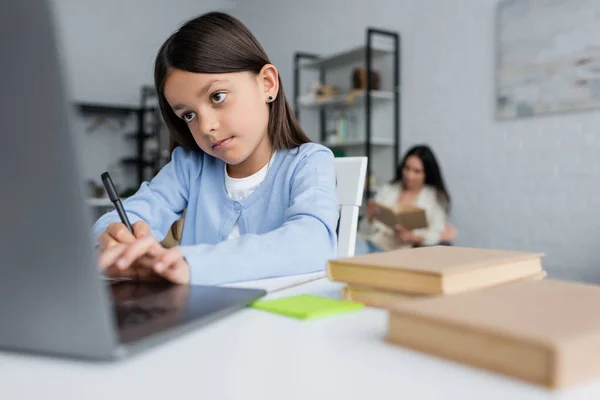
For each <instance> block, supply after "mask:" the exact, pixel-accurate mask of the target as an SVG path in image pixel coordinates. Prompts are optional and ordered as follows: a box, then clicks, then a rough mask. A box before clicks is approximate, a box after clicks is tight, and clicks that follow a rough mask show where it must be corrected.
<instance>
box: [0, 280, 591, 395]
mask: <svg viewBox="0 0 600 400" xmlns="http://www.w3.org/2000/svg"><path fill="white" fill-rule="evenodd" d="M340 287H341V286H340V285H337V284H333V283H330V282H328V281H327V280H325V279H324V280H320V281H317V282H312V283H309V284H307V285H304V286H299V287H295V288H292V289H289V290H287V291H283V292H280V293H277V294H276V295H273V296H282V295H290V294H297V293H312V294H317V295H325V296H330V297H339V295H340V290H339V289H340ZM386 323H387V321H386V313H385V312H383V311H381V310H374V309H365V310H364V311H361V312H358V313H351V314H346V315H343V316H337V317H330V318H325V319H321V320H314V321H299V320H295V319H291V318H286V317H283V316H278V315H274V314H269V313H266V312H262V311H258V310H254V309H246V310H243V311H241V312H239V313H237V314H235V315H233V316H230V317H228V318H226V319H223V320H221V321H218V322H216V323H214V324H212V325H209V326H207V327H204V328H202V329H199V330H197V331H195V332H193V333H190V334H187V335H185V336H183V337H180V338H178V339H175V340H173V341H171V342H168V343H165V344H163V345H161V346H159V347H156V348H154V349H151V350H149V351H147V352H144V353H142V354H140V355H138V356H136V357H134V358H132V359H128V360H125V361H123V362H119V363H114V364H110V363H109V364H95V363H84V362H80V361H69V360H61V359H54V358H43V357H37V356H21V355H13V354H6V353H0V398H1V399H7V400H9V399H10V400H15V399H38V398H40V399H41V398H52V399H54V398H56V399H59V398H60V399H77V400H83V399H103V400H106V399H144V400H150V399H160V400H166V399H210V400H217V399H244V400H250V399H260V400H268V399H278V400H279V399H286V400H287V399H302V400H308V399H311V400H312V399H344V400H350V399H360V400H365V399H374V400H375V399H376V400H379V399H392V398H393V399H407V400H416V399H471V398H472V399H481V400H483V399H485V400H489V399H501V400H507V399H550V398H552V399H554V398H560V399H593V398H596V399H597V398H600V380H598V381H595V382H593V383H591V384H587V385H584V386H579V387H576V388H574V389H569V390H568V391H563V392H552V391H549V390H546V389H543V388H539V387H537V386H533V385H528V384H525V383H521V382H518V381H515V380H512V379H508V378H504V377H502V376H499V375H495V374H492V373H487V372H485V371H481V370H478V369H473V368H469V367H466V366H461V365H459V364H455V363H452V362H449V361H445V360H442V359H437V358H434V357H430V356H426V355H423V354H421V353H417V352H413V351H409V350H405V349H403V348H400V347H397V346H393V345H390V344H387V343H385V342H384V341H382V337H383V336H384V334H385V330H386Z"/></svg>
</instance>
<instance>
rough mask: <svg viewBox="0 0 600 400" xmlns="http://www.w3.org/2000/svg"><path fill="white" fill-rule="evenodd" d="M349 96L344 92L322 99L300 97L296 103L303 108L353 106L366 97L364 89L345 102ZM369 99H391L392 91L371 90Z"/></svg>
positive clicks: (392, 98)
mask: <svg viewBox="0 0 600 400" xmlns="http://www.w3.org/2000/svg"><path fill="white" fill-rule="evenodd" d="M349 96H350V94H349V93H346V94H339V95H337V96H333V97H331V98H328V99H322V100H318V99H316V100H302V99H301V98H298V105H300V106H301V107H305V108H316V107H325V106H353V105H356V104H362V103H363V102H364V100H365V98H366V91H362V92H358V93H357V94H356V95H355V97H354V101H352V102H351V103H349V104H346V99H348V97H349ZM371 99H372V100H375V101H393V100H394V92H388V91H383V90H372V91H371Z"/></svg>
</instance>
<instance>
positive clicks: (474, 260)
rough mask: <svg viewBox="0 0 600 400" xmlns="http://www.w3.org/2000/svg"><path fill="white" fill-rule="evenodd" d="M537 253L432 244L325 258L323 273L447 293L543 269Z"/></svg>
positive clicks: (344, 279)
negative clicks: (324, 271)
mask: <svg viewBox="0 0 600 400" xmlns="http://www.w3.org/2000/svg"><path fill="white" fill-rule="evenodd" d="M542 255H543V254H541V253H531V252H522V251H507V250H489V249H475V248H468V247H456V246H432V247H418V248H413V249H400V250H393V251H388V252H384V253H372V254H366V255H360V256H354V257H349V258H340V259H334V260H330V261H329V262H328V263H327V274H328V277H329V279H331V280H333V281H337V282H345V283H349V284H355V285H361V286H369V287H373V288H379V289H385V290H391V291H401V292H408V293H415V294H452V293H460V292H464V291H468V290H473V289H479V288H484V287H489V286H494V285H497V284H499V283H503V282H509V281H515V280H518V279H520V278H525V277H529V276H532V275H535V274H538V273H540V272H542V271H543V269H542V263H541V257H542Z"/></svg>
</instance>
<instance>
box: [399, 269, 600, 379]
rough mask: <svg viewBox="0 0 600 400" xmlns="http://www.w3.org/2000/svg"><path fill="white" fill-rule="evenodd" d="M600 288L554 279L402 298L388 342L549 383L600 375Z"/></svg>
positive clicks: (508, 374)
mask: <svg viewBox="0 0 600 400" xmlns="http://www.w3.org/2000/svg"><path fill="white" fill-rule="evenodd" d="M599 304H600V287H599V286H597V285H591V284H582V283H575V282H566V281H558V280H552V279H544V280H538V281H535V280H530V281H521V282H516V283H513V284H509V285H498V286H495V287H492V288H488V289H485V290H476V291H472V292H466V293H460V294H456V295H453V296H439V297H435V298H429V299H420V300H416V301H410V302H404V303H397V304H395V305H394V306H392V307H391V311H390V312H389V324H388V329H387V330H388V331H387V340H388V341H389V342H391V343H393V344H396V345H400V346H402V347H405V348H408V349H412V350H416V351H420V352H423V353H427V354H431V355H434V356H437V357H443V358H445V359H449V360H452V361H455V362H459V363H462V364H465V365H468V366H471V367H476V368H481V369H485V370H488V371H491V372H495V373H499V374H502V375H505V376H508V377H512V378H517V379H519V380H522V381H525V382H528V383H533V384H537V385H541V386H545V387H549V388H561V389H562V388H566V387H568V386H573V385H575V384H580V383H583V382H586V381H589V380H592V379H598V378H600V357H598V353H599V351H600V314H599V313H598V305H599Z"/></svg>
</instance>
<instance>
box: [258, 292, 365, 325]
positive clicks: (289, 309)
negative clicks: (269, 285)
mask: <svg viewBox="0 0 600 400" xmlns="http://www.w3.org/2000/svg"><path fill="white" fill-rule="evenodd" d="M251 307H253V308H257V309H259V310H264V311H269V312H272V313H276V314H282V315H287V316H288V317H294V318H300V319H312V318H321V317H327V316H331V315H336V314H342V313H346V312H351V311H357V310H360V309H362V308H363V307H364V305H363V304H362V303H357V302H354V301H345V300H336V299H329V298H326V297H319V296H313V295H309V294H301V295H297V296H290V297H283V298H279V299H273V300H263V301H256V302H254V303H252V304H251Z"/></svg>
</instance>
